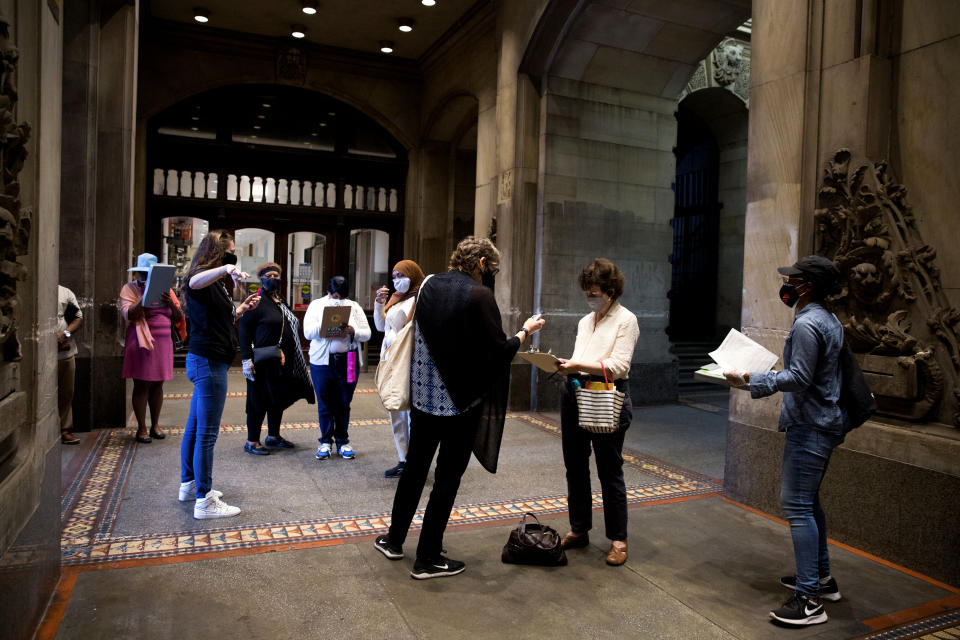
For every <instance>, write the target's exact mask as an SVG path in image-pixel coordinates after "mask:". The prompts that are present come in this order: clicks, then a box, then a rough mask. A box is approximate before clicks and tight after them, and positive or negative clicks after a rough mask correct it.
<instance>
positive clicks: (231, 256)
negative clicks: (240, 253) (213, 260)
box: [223, 253, 237, 265]
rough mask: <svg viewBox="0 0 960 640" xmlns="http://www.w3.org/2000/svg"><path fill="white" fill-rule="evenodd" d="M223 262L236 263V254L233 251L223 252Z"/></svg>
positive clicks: (225, 263) (226, 263)
mask: <svg viewBox="0 0 960 640" xmlns="http://www.w3.org/2000/svg"><path fill="white" fill-rule="evenodd" d="M223 264H224V265H228V264H237V254H235V253H225V254H223Z"/></svg>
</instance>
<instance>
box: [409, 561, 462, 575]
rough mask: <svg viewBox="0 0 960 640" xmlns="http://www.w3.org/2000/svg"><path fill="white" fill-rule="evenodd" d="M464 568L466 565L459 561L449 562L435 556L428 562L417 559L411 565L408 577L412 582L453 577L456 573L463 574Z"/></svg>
mask: <svg viewBox="0 0 960 640" xmlns="http://www.w3.org/2000/svg"><path fill="white" fill-rule="evenodd" d="M466 568H467V565H465V564H464V563H462V562H460V561H459V560H451V559H450V558H444V557H443V556H437V557H436V558H435V559H433V560H431V561H429V562H428V561H424V560H420V559H419V558H418V559H417V561H416V562H414V563H413V571H411V572H410V577H411V578H413V579H414V580H427V579H429V578H443V577H445V576H455V575H457V574H458V573H463V570H464V569H466Z"/></svg>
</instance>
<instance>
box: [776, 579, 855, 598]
mask: <svg viewBox="0 0 960 640" xmlns="http://www.w3.org/2000/svg"><path fill="white" fill-rule="evenodd" d="M780 584H782V585H783V586H785V587H786V588H787V589H791V590H793V591H796V589H797V576H784V577H782V578H780ZM820 597H821V598H823V599H824V600H828V601H830V602H837V601H838V600H840V598H841V597H843V596H841V595H840V587H838V586H837V581H836V580H834V579H833V578H832V577H831V578H830V579H829V580H827V581H826V582H823V581H821V582H820Z"/></svg>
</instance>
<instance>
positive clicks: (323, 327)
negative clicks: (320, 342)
mask: <svg viewBox="0 0 960 640" xmlns="http://www.w3.org/2000/svg"><path fill="white" fill-rule="evenodd" d="M350 309H351V307H350V305H348V304H345V305H341V306H338V307H324V308H323V320H322V321H321V322H320V335H321V336H322V337H324V338H340V337H343V335H344V331H343V326H342V325H345V324H350Z"/></svg>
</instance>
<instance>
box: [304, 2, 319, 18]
mask: <svg viewBox="0 0 960 640" xmlns="http://www.w3.org/2000/svg"><path fill="white" fill-rule="evenodd" d="M301 5H302V6H303V12H304V13H305V14H307V15H308V16H312V15H313V14H315V13H316V12H317V0H303V2H301Z"/></svg>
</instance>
